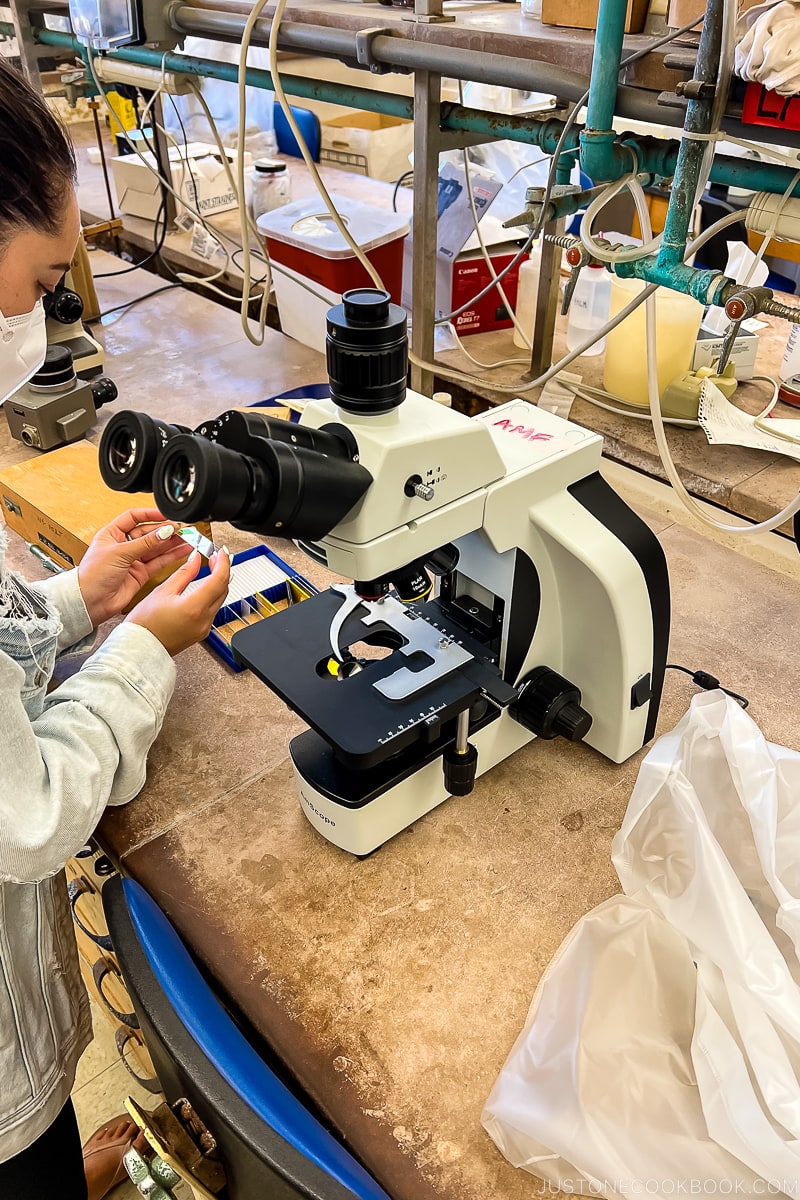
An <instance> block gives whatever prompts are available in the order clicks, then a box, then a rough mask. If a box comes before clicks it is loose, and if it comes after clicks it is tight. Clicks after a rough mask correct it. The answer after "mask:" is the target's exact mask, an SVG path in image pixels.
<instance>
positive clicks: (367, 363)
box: [100, 289, 670, 856]
mask: <svg viewBox="0 0 800 1200" xmlns="http://www.w3.org/2000/svg"><path fill="white" fill-rule="evenodd" d="M327 362H328V373H329V377H330V398H329V399H327V400H317V401H314V402H312V403H309V404H307V405H306V407H305V409H304V411H303V414H302V417H301V420H300V422H299V424H291V423H289V422H284V421H281V420H277V419H275V418H272V417H269V416H268V415H266V414H265V413H264V412H262V411H259V410H258V409H247V410H234V411H230V412H227V413H223V414H222V415H221V416H220V417H218V418H216V419H215V420H213V421H209V422H207V423H205V424H204V425H201V426H199V427H198V429H196V430H195V431H194V432H189V431H185V430H180V429H178V428H177V427H175V426H168V425H165V424H164V423H163V422H158V421H153V420H152V419H151V418H149V417H146V416H144V415H143V414H137V413H118V414H116V415H115V416H114V417H113V418H112V420H111V422H110V423H109V425H108V426H107V428H106V431H105V433H104V435H103V439H102V442H101V447H100V458H101V471H102V473H103V477H104V479H105V481H106V483H107V484H108V485H109V486H111V487H114V488H116V489H117V490H126V489H127V490H137V489H138V488H140V487H142V486H144V487H147V486H148V485H149V484H151V483H152V486H153V489H154V491H155V496H156V501H157V503H158V505H159V507H160V509H161V511H162V512H164V513H165V515H166V516H168V517H170V518H171V519H174V520H179V521H181V523H184V524H186V523H191V522H193V521H196V520H199V519H200V518H204V519H217V520H227V521H232V522H233V523H234V524H235V525H236V526H237V527H238V528H240V529H245V530H249V531H252V532H254V533H258V534H261V535H268V536H275V537H283V538H291V539H293V540H294V541H295V542H296V543H297V544H298V545H299V546H300V547H301V548H302V549H303V550H304V551H305V552H306V553H307V554H308V555H309V556H310V557H311V558H313V559H314V560H315V561H316V562H319V563H322V564H324V565H325V566H326V567H328V568H329V569H330V570H331V571H332V572H335V573H336V574H337V575H339V576H343V577H345V578H346V579H347V580H351V581H352V582H347V583H341V584H340V583H334V584H332V585H331V586H330V587H329V588H328V589H327V590H326V591H323V592H320V593H319V594H317V595H315V596H312V597H311V598H310V599H308V600H304V601H303V602H302V603H300V604H296V605H293V606H291V607H289V608H288V609H286V610H284V611H283V612H279V613H277V614H275V615H274V616H271V617H270V618H269V619H268V620H264V621H260V622H258V623H256V624H253V625H250V626H248V627H247V628H245V629H243V630H241V632H239V633H237V634H236V635H235V636H234V638H233V641H232V649H233V653H234V655H235V656H236V658H237V660H238V661H239V662H240V663H241V664H243V665H244V666H246V667H249V668H250V669H251V670H252V671H253V672H254V673H255V674H256V676H257V677H258V678H259V679H261V680H262V681H263V682H264V683H265V684H266V685H267V686H268V687H269V688H271V689H272V691H273V692H275V693H276V694H277V695H278V696H279V697H280V698H281V699H282V700H283V701H284V702H285V703H286V704H287V705H288V706H289V707H290V708H291V709H293V710H294V711H295V712H297V713H298V714H299V715H300V716H301V717H302V718H303V720H304V721H305V722H306V724H307V725H308V726H309V728H308V729H307V730H306V731H305V732H304V733H302V734H300V735H299V736H298V737H296V738H294V739H293V741H292V742H291V744H290V753H291V759H292V763H293V767H294V773H295V777H296V782H297V787H298V792H299V798H300V803H301V807H302V810H303V812H304V813H305V815H306V817H307V818H308V820H309V821H310V822H311V824H312V825H313V826H314V827H315V829H317V830H318V831H319V832H320V833H321V834H322V835H323V836H324V837H326V838H327V839H328V840H329V841H331V842H333V843H334V844H335V845H337V846H339V847H341V848H342V849H343V850H346V851H348V852H350V853H351V854H354V855H357V856H365V855H367V854H369V853H371V852H372V851H373V850H375V849H377V848H378V847H379V846H381V845H382V844H383V843H384V842H386V841H388V840H389V839H390V838H391V837H393V836H394V835H395V834H397V833H399V832H400V831H401V830H403V829H405V828H406V827H407V826H409V825H411V824H412V823H414V822H415V821H417V820H419V819H420V818H421V817H423V816H424V815H425V814H426V813H428V812H429V811H430V810H431V809H433V808H435V807H436V806H437V805H439V804H441V803H442V802H443V801H444V800H446V799H447V798H448V797H450V796H464V795H467V794H468V793H469V792H471V791H472V790H473V788H474V787H475V785H476V781H477V780H478V779H479V778H480V777H481V776H482V775H484V774H485V773H486V772H487V771H489V770H491V768H492V767H493V766H495V765H496V764H497V763H499V762H501V761H502V760H503V759H505V758H507V757H508V756H509V755H510V754H513V753H514V752H515V751H517V750H519V749H521V748H522V747H523V746H525V745H526V744H527V743H529V742H531V741H533V740H534V739H539V740H541V741H547V740H549V739H551V738H555V737H557V736H560V737H563V738H566V739H567V740H569V741H571V742H579V741H583V742H585V743H586V744H587V745H588V746H591V747H592V748H593V749H594V750H596V751H597V752H598V753H600V754H603V755H604V756H605V757H607V758H609V759H611V760H612V761H614V762H622V761H624V760H625V759H627V758H628V757H630V756H631V755H632V754H634V753H635V752H636V751H637V750H639V749H640V748H641V747H642V745H644V744H645V743H646V742H647V741H649V740H650V738H652V736H653V733H654V730H655V722H656V717H657V713H658V705H659V700H660V695H661V688H662V683H663V676H664V668H665V663H666V653H667V641H668V636H669V609H670V596H669V579H668V574H667V567H666V562H665V558H664V554H663V551H662V550H661V547H660V545H659V543H658V541H657V539H656V538H655V536H654V535H653V533H652V532H651V531H650V529H649V528H648V527H647V526H646V525H645V524H644V522H642V521H641V520H640V519H639V517H638V516H636V514H635V513H633V512H632V511H631V510H630V509H629V508H628V507H627V505H626V504H625V503H624V502H623V501H622V500H621V499H620V498H619V497H618V496H617V495H616V493H615V492H614V491H613V490H612V489H611V488H610V487H609V486H608V484H606V483H605V481H604V480H603V479H602V478H601V476H600V473H599V468H600V459H601V450H602V439H601V438H600V437H599V436H598V435H597V434H594V433H592V432H590V431H589V430H586V429H583V428H581V427H580V426H578V425H574V424H572V423H571V422H569V421H565V420H562V419H561V418H559V417H556V416H554V415H552V414H550V413H547V412H544V411H542V410H540V409H538V408H536V407H535V406H534V405H531V404H529V403H526V402H524V401H522V400H513V401H511V402H510V403H508V404H505V405H503V406H502V407H499V408H492V409H490V410H489V411H488V412H486V413H483V414H481V415H480V416H477V417H473V418H469V417H466V416H464V415H462V414H461V413H458V412H456V411H453V410H452V409H448V408H444V407H442V406H441V405H439V404H436V403H435V402H434V401H432V400H430V399H428V398H427V397H426V396H422V395H419V394H417V393H415V392H412V391H410V390H408V389H407V387H406V376H407V337H406V315H405V312H404V310H403V309H401V308H398V307H397V306H396V305H394V304H392V303H391V302H390V299H389V296H388V294H387V293H384V292H379V291H376V290H374V289H360V290H355V291H352V292H348V293H345V295H344V296H343V298H342V303H341V304H339V305H337V306H336V307H334V308H332V309H331V310H330V312H329V313H328V317H327ZM537 752H538V753H541V754H546V753H547V748H546V747H545V746H542V747H541V748H540V749H539V750H538V751H537Z"/></svg>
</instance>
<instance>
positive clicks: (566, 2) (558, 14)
mask: <svg viewBox="0 0 800 1200" xmlns="http://www.w3.org/2000/svg"><path fill="white" fill-rule="evenodd" d="M673 2H674V0H673ZM678 2H680V3H682V2H683V0H678ZM702 2H703V8H702V9H701V10H700V11H701V12H702V11H703V10H704V9H705V0H702ZM648 4H649V0H628V12H627V15H626V17H625V32H626V33H641V32H642V30H643V29H644V23H645V21H646V20H647V9H648ZM598 7H599V0H542V24H543V25H562V26H563V25H566V26H567V27H568V28H570V29H596V28H597V10H598ZM691 19H692V18H691V17H686V19H685V20H684V21H681V22H680V23H681V24H682V25H683V24H685V23H686V21H691Z"/></svg>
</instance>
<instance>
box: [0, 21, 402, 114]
mask: <svg viewBox="0 0 800 1200" xmlns="http://www.w3.org/2000/svg"><path fill="white" fill-rule="evenodd" d="M4 24H5V23H0V32H3V29H4ZM11 28H12V32H13V26H12V27H11ZM36 41H37V42H40V43H41V44H42V45H45V46H59V47H62V48H63V49H69V50H74V51H75V53H76V54H80V55H81V57H82V58H84V61H85V60H86V52H85V48H84V47H83V46H81V44H80V42H79V41H78V40H77V39H76V38H74V37H73V36H72V35H71V34H69V33H60V32H58V31H57V30H54V29H37V30H36ZM106 57H107V58H108V59H110V60H113V59H114V58H118V59H120V60H121V61H123V62H129V63H136V64H138V65H139V66H144V67H155V68H156V69H157V70H159V71H160V70H161V69H162V64H163V66H164V69H165V70H167V71H175V72H178V73H180V74H182V75H196V76H199V77H200V78H203V79H224V80H225V81H226V82H228V83H238V80H239V67H238V65H237V64H236V63H222V62H215V61H214V60H213V59H210V58H197V57H195V56H193V55H190V54H175V53H173V52H171V51H168V52H167V53H166V54H160V53H159V52H158V51H157V50H149V49H148V48H147V47H146V46H125V47H124V48H122V49H120V50H116V51H115V52H114V53H113V54H109V55H107V56H106ZM246 80H247V83H248V85H249V86H250V87H257V88H263V89H265V90H267V91H271V92H273V91H274V90H275V85H274V83H273V81H272V76H271V75H270V73H269V71H262V70H260V69H258V68H257V67H248V68H247V72H246ZM281 83H282V84H283V87H284V90H285V91H286V92H287V93H289V94H290V95H292V96H300V97H302V98H303V99H305V100H327V101H329V102H330V103H331V104H345V105H348V106H350V107H353V108H369V109H371V111H372V112H379V113H385V114H386V115H388V116H392V117H406V118H408V119H411V118H412V117H413V116H414V102H413V100H412V99H411V97H410V96H392V95H389V94H388V93H386V92H375V91H372V90H371V89H370V88H359V87H350V86H347V87H345V86H344V85H343V84H337V83H326V82H325V81H324V80H316V79H303V78H301V77H300V76H297V75H284V74H281Z"/></svg>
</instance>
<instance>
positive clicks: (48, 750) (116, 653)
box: [0, 596, 175, 883]
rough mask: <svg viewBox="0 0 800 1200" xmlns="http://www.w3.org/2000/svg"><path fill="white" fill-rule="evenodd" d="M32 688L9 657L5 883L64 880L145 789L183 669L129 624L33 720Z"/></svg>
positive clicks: (2, 723) (4, 710) (1, 871)
mask: <svg viewBox="0 0 800 1200" xmlns="http://www.w3.org/2000/svg"><path fill="white" fill-rule="evenodd" d="M48 598H52V599H53V602H54V603H57V600H55V598H54V597H50V596H49V597H48ZM75 628H79V626H77V625H73V631H74V629H75ZM79 631H80V630H79ZM23 684H24V671H23V670H22V668H21V667H20V666H19V665H17V664H16V663H15V662H13V660H12V659H11V658H9V657H8V656H7V655H5V654H2V653H0V728H2V730H3V738H2V748H0V767H1V769H2V772H3V786H2V788H0V880H8V881H12V882H17V883H26V882H34V881H37V880H40V879H44V878H46V877H47V876H48V875H52V874H54V873H55V872H56V871H58V870H59V869H60V868H61V867H62V866H63V865H64V863H65V862H66V860H67V859H68V858H69V857H70V856H71V855H72V854H74V853H75V852H76V851H77V850H79V849H80V847H81V846H83V845H85V843H86V841H87V839H88V838H89V837H90V835H91V834H92V832H93V831H94V829H95V827H96V826H97V823H98V821H99V820H100V817H101V815H102V813H103V810H104V808H105V806H106V805H107V804H109V803H110V804H124V803H125V802H126V801H128V800H130V799H131V798H132V797H133V796H135V795H136V794H137V792H138V791H139V790H140V789H141V787H142V785H143V784H144V781H145V770H146V759H147V753H148V751H149V749H150V747H151V745H152V744H153V742H154V741H155V739H156V737H157V736H158V733H159V731H160V729H161V724H162V721H163V719H164V713H165V710H166V707H167V704H168V702H169V699H170V696H171V695H172V690H173V687H174V685H175V666H174V663H173V662H172V659H171V658H170V657H169V655H168V654H167V652H166V650H165V649H164V648H163V646H162V645H161V643H160V642H159V641H158V640H157V639H156V638H155V637H153V635H152V634H151V633H150V632H149V631H148V630H146V629H144V628H142V627H141V626H139V625H133V624H131V623H129V622H123V623H122V624H121V625H119V626H118V627H117V628H116V629H114V630H113V631H112V632H111V634H110V635H109V637H108V638H107V640H106V641H105V642H104V643H103V645H102V646H101V647H100V648H99V649H98V650H97V652H96V653H95V654H93V655H92V656H91V658H89V659H88V660H87V661H86V662H85V663H84V665H83V667H82V668H81V670H80V671H78V672H77V673H76V674H75V675H73V676H72V677H71V678H70V679H68V680H66V682H64V683H62V684H61V686H60V687H58V688H56V690H55V691H53V692H52V693H51V694H50V695H49V696H48V697H47V700H46V702H45V706H44V710H43V712H42V713H41V715H40V716H39V717H37V718H36V719H35V720H33V721H31V720H29V718H28V716H27V715H26V712H25V708H24V705H23V699H22V688H23Z"/></svg>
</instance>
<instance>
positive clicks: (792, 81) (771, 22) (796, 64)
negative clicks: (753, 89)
mask: <svg viewBox="0 0 800 1200" xmlns="http://www.w3.org/2000/svg"><path fill="white" fill-rule="evenodd" d="M736 42H737V44H736V54H735V58H734V67H735V71H736V74H737V75H738V76H740V78H741V79H747V80H750V81H751V82H753V83H761V84H763V85H764V87H765V88H769V90H770V91H774V92H778V93H779V95H781V96H793V95H796V94H797V93H799V92H800V0H778V2H777V3H776V0H767V3H765V4H757V5H756V6H755V7H754V8H748V9H747V10H746V11H745V12H743V13H741V15H740V16H739V19H738V21H737V22H736Z"/></svg>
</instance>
